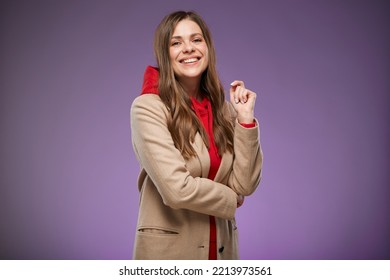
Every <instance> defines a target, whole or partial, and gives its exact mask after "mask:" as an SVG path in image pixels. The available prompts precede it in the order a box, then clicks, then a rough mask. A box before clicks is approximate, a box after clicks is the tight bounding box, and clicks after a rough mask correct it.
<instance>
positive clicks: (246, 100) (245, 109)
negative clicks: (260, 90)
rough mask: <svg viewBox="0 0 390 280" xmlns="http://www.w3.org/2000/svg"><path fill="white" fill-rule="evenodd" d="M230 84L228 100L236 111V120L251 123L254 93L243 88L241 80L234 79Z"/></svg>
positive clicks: (254, 99) (252, 119)
mask: <svg viewBox="0 0 390 280" xmlns="http://www.w3.org/2000/svg"><path fill="white" fill-rule="evenodd" d="M230 86H231V87H230V102H231V103H232V104H233V108H234V110H236V112H237V120H238V122H240V123H252V122H253V121H254V109H255V101H256V93H254V92H253V91H251V90H249V89H247V88H245V85H244V82H243V81H234V82H233V83H231V84H230Z"/></svg>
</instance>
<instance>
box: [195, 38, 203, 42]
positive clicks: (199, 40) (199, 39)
mask: <svg viewBox="0 0 390 280" xmlns="http://www.w3.org/2000/svg"><path fill="white" fill-rule="evenodd" d="M194 42H195V43H200V42H202V39H201V38H196V39H194Z"/></svg>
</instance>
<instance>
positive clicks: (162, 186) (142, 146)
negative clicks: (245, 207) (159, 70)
mask: <svg viewBox="0 0 390 280" xmlns="http://www.w3.org/2000/svg"><path fill="white" fill-rule="evenodd" d="M167 114H168V111H167V109H166V107H165V105H164V104H163V103H162V101H161V99H160V97H159V96H158V95H153V94H145V95H141V96H139V97H137V98H136V99H135V100H134V102H133V104H132V107H131V115H130V117H131V134H132V142H133V148H134V151H135V153H136V156H137V158H138V160H139V162H140V164H141V167H142V168H143V169H144V170H145V171H146V173H147V174H148V176H149V177H150V178H151V180H152V181H153V183H154V185H155V186H156V188H157V190H158V192H159V193H160V195H161V198H162V200H163V202H164V204H165V205H167V206H169V207H171V208H174V209H189V210H192V211H196V212H200V213H204V214H208V215H213V216H216V217H220V218H225V219H231V218H233V217H234V214H235V211H236V208H237V194H236V193H235V192H234V191H233V190H232V189H230V188H229V187H227V186H226V185H223V184H221V183H217V182H214V181H212V180H209V179H207V178H199V177H196V178H194V177H192V176H191V175H190V173H189V171H188V170H187V168H186V164H185V160H184V158H183V157H182V155H181V153H180V151H179V150H178V149H177V148H176V147H175V145H174V142H173V140H172V137H171V134H170V132H169V130H168V127H167V118H166V116H167Z"/></svg>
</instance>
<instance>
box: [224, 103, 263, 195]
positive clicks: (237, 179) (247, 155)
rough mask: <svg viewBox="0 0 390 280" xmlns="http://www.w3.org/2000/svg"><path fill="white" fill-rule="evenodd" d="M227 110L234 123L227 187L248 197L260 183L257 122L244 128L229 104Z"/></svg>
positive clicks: (260, 165) (260, 163) (261, 156)
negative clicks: (231, 163)
mask: <svg viewBox="0 0 390 280" xmlns="http://www.w3.org/2000/svg"><path fill="white" fill-rule="evenodd" d="M227 106H228V110H229V112H230V115H231V117H232V121H233V122H234V140H233V141H234V144H233V150H234V157H233V168H232V172H231V173H230V176H229V179H228V184H227V185H228V186H229V187H230V188H232V189H233V190H234V191H235V192H236V193H237V194H241V195H245V196H247V195H250V194H252V193H253V192H254V191H255V190H256V188H257V186H258V185H259V183H260V179H261V175H262V167H263V152H262V149H261V145H260V130H259V124H258V121H257V120H255V122H256V126H255V127H253V128H244V127H243V126H241V125H240V124H239V123H238V122H237V119H236V113H235V111H234V109H233V107H232V106H231V104H230V103H227Z"/></svg>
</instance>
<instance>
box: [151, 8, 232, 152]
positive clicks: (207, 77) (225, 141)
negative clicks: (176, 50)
mask: <svg viewBox="0 0 390 280" xmlns="http://www.w3.org/2000/svg"><path fill="white" fill-rule="evenodd" d="M183 19H189V20H192V21H194V22H195V23H196V24H198V26H199V27H200V29H201V30H202V33H203V37H204V39H205V42H206V44H207V47H208V56H209V57H208V58H209V63H208V66H207V68H206V70H205V71H204V72H203V74H202V78H201V81H200V89H201V91H202V93H203V94H205V95H206V96H207V97H208V98H209V100H210V103H211V105H212V112H213V132H214V139H215V144H216V146H217V147H218V152H219V154H220V155H222V154H223V153H224V152H226V151H229V152H233V124H232V123H231V119H229V117H228V116H225V115H224V114H223V106H224V103H225V93H224V90H223V86H222V84H221V81H220V80H219V78H218V74H217V70H216V55H215V49H214V44H213V42H212V39H211V34H210V31H209V29H208V27H207V25H206V23H205V22H204V21H203V19H202V18H201V17H200V16H199V15H198V14H196V13H195V12H192V11H191V12H185V11H177V12H174V13H171V14H169V15H167V16H166V17H165V18H164V19H163V20H162V21H161V23H160V24H159V26H158V27H157V29H156V33H155V37H154V53H155V56H156V59H157V64H158V67H159V92H160V97H161V100H162V101H163V103H164V104H165V105H166V106H167V108H168V110H169V111H170V118H168V129H169V131H170V133H171V135H172V138H173V141H174V143H175V146H176V148H178V149H179V150H180V152H181V153H182V155H183V157H184V158H186V159H188V158H190V157H192V156H195V155H196V153H195V150H194V148H193V147H192V145H191V142H193V141H194V138H195V134H196V132H197V131H199V132H200V135H201V136H202V139H203V141H204V142H205V143H206V146H207V148H209V145H210V143H209V139H208V137H207V134H206V131H205V129H204V128H203V126H202V125H201V123H200V121H199V120H198V118H197V117H196V115H195V113H194V112H193V110H191V99H190V96H189V95H188V94H187V93H186V92H185V91H184V89H183V87H182V86H181V85H180V83H179V82H178V81H177V80H176V79H175V73H174V71H173V67H172V65H171V62H170V59H169V47H170V42H171V37H172V34H173V31H174V29H175V27H176V25H177V24H178V23H179V22H180V21H182V20H183Z"/></svg>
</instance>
